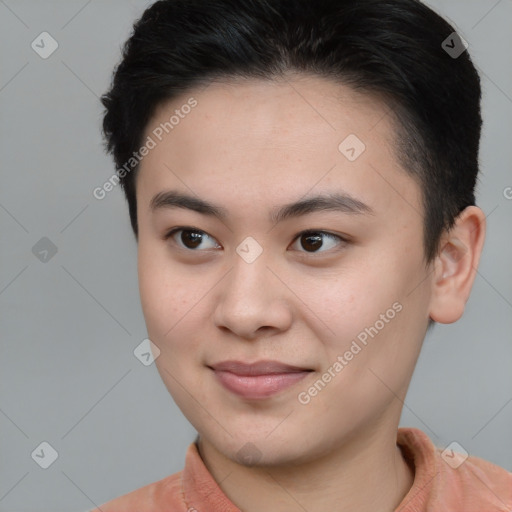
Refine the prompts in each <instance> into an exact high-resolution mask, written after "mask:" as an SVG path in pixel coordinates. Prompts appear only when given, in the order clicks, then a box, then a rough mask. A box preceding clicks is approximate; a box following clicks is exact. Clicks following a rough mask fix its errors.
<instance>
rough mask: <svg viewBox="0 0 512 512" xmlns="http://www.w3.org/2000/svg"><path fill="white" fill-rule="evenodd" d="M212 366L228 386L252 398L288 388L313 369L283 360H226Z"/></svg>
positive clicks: (217, 375)
mask: <svg viewBox="0 0 512 512" xmlns="http://www.w3.org/2000/svg"><path fill="white" fill-rule="evenodd" d="M208 367H209V368H210V369H211V370H212V371H213V372H214V374H215V376H216V378H217V380H218V382H220V384H221V385H222V386H223V387H224V388H225V389H227V390H228V391H230V392H232V393H234V394H236V395H238V396H240V397H242V398H246V399H251V400H262V399H265V398H269V397H271V396H273V395H275V394H277V393H279V392H281V391H284V390H285V389H287V388H289V387H291V386H293V385H294V384H296V383H297V382H299V381H301V380H302V379H304V378H305V377H306V376H307V375H309V373H311V372H312V371H313V370H312V369H309V368H301V367H298V366H292V365H288V364H285V363H281V362H279V361H258V362H256V363H243V362H241V361H224V362H221V363H218V364H214V365H211V366H208Z"/></svg>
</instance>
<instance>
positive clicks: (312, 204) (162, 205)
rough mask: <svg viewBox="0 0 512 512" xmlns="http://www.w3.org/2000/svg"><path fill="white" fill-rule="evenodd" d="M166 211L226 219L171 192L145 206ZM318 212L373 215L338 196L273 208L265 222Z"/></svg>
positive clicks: (218, 208) (222, 213)
mask: <svg viewBox="0 0 512 512" xmlns="http://www.w3.org/2000/svg"><path fill="white" fill-rule="evenodd" d="M170 208H184V209H187V210H192V211H195V212H197V213H201V214H203V215H208V216H212V217H216V218H218V219H220V220H223V221H224V220H226V219H227V218H228V216H229V215H228V210H226V209H225V208H223V207H221V206H217V205H214V204H212V203H210V202H208V201H206V200H204V199H200V198H199V197H194V196H190V195H188V194H185V193H183V192H178V191H175V190H166V191H163V192H159V193H157V194H156V195H155V196H153V198H152V199H151V201H150V203H149V209H150V211H151V212H156V211H158V210H163V209H170ZM321 211H338V212H342V213H347V214H367V215H375V211H374V210H373V208H371V207H370V206H369V205H367V204H365V203H363V202H362V201H360V200H358V199H356V198H354V197H352V196H351V195H350V194H347V193H340V192H338V193H330V194H321V195H316V196H312V197H308V198H305V199H301V200H299V201H296V202H293V203H288V204H285V205H282V206H280V207H277V208H274V209H273V210H272V212H271V214H270V216H269V220H270V221H271V222H273V223H278V222H282V221H283V220H285V219H289V218H291V217H300V216H302V215H307V214H309V213H313V212H321Z"/></svg>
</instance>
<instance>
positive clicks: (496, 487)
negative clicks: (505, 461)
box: [438, 449, 512, 512]
mask: <svg viewBox="0 0 512 512" xmlns="http://www.w3.org/2000/svg"><path fill="white" fill-rule="evenodd" d="M438 453H439V457H440V458H441V459H443V462H444V460H445V459H446V457H447V455H449V454H446V453H445V454H444V456H443V452H441V450H440V449H439V450H438ZM456 455H457V456H458V457H459V462H460V466H458V467H449V468H448V469H446V471H447V472H450V473H451V475H450V476H451V479H452V480H455V481H457V482H458V485H459V488H460V491H461V492H463V493H464V495H465V496H468V498H470V497H472V498H473V499H474V500H475V501H477V502H479V500H480V503H481V506H483V505H487V506H494V507H495V508H491V509H490V510H499V511H501V510H503V511H506V512H509V511H510V510H512V473H511V472H510V471H507V470H506V469H505V468H502V467H500V466H497V465H496V464H493V463H492V462H489V461H487V460H484V459H482V458H480V457H475V456H469V457H467V458H466V457H465V455H461V454H456Z"/></svg>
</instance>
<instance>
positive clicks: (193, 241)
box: [165, 228, 220, 250]
mask: <svg viewBox="0 0 512 512" xmlns="http://www.w3.org/2000/svg"><path fill="white" fill-rule="evenodd" d="M168 238H172V239H173V241H174V242H176V243H177V244H178V246H179V247H181V248H183V249H189V250H195V249H197V248H198V247H199V248H200V249H217V248H219V247H220V245H219V244H217V243H216V242H215V240H214V238H212V237H211V236H210V235H208V233H205V232H204V231H201V230H199V229H192V228H175V229H173V230H171V231H170V232H169V233H167V235H166V236H165V239H166V240H167V239H168ZM208 241H210V242H208ZM201 244H203V246H202V247H201Z"/></svg>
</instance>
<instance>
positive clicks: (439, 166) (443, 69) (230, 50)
mask: <svg viewBox="0 0 512 512" xmlns="http://www.w3.org/2000/svg"><path fill="white" fill-rule="evenodd" d="M454 33H455V34H454ZM450 37H451V39H450ZM457 37H458V35H457V34H456V31H455V29H454V28H453V27H452V26H451V25H450V24H449V23H448V22H447V21H446V20H444V19H443V18H442V17H441V16H439V15H438V14H436V13H435V12H434V11H433V10H432V9H430V8H429V7H427V6H426V5H424V4H423V3H421V2H420V1H417V0H160V1H157V2H155V3H154V4H152V5H151V6H150V7H149V8H147V9H146V10H145V12H144V13H143V14H142V16H141V18H140V19H139V20H137V21H136V22H135V24H134V26H133V31H132V33H131V34H130V37H129V39H128V40H127V41H126V43H125V44H124V47H123V51H122V58H121V61H120V62H119V64H118V65H117V67H116V69H115V70H114V73H113V77H112V83H111V86H110V89H109V90H108V92H106V93H105V94H104V95H103V96H102V98H101V101H102V103H103V106H104V107H105V113H104V117H103V135H104V138H105V149H106V151H107V152H109V153H111V154H112V155H113V157H114V160H115V164H116V166H117V168H118V169H119V168H121V167H122V166H123V165H126V162H127V161H128V160H129V159H130V158H131V157H132V154H133V152H134V151H136V150H137V149H139V148H140V146H141V145H142V138H143V135H144V132H145V129H146V126H147V124H148V122H149V120H150V119H151V117H152V116H153V114H154V113H155V110H156V108H157V107H158V106H160V105H161V104H162V103H164V102H165V101H168V100H171V99H173V98H174V97H176V96H177V95H179V94H182V93H185V92H187V91H191V90H192V89H193V88H195V87H200V86H202V85H206V84H208V83H211V81H213V80H219V81H222V80H223V79H224V80H226V81H228V80H229V79H236V78H249V79H252V78H254V79H264V80H272V79H278V78H282V77H286V75H287V74H288V73H296V72H298V73H304V74H306V75H315V76H319V77H324V78H327V79H330V80H332V81H334V82H335V83H339V84H342V85H346V86H349V87H351V88H352V89H354V90H356V91H359V92H362V93H369V94H374V95H376V96H377V97H379V98H380V99H381V100H382V101H383V104H384V106H385V107H389V111H390V112H391V113H392V115H393V119H394V120H395V123H394V127H395V134H396V140H395V141H394V142H395V144H394V146H395V149H396V152H395V153H396V156H397V159H398V161H399V162H400V164H401V166H402V167H403V168H404V169H405V171H406V172H407V173H409V174H410V175H411V176H412V177H413V178H414V179H415V180H416V181H417V183H418V184H419V186H420V187H421V190H422V198H423V208H424V254H425V261H426V262H427V263H428V262H430V261H432V260H433V259H434V257H435V256H436V255H437V253H438V251H439V241H440V236H441V234H442V232H443V230H445V229H450V228H451V227H452V226H453V224H454V222H455V219H456V217H457V216H458V214H459V213H460V212H461V211H462V210H463V209H464V208H465V207H467V206H469V205H474V204H475V195H474V189H475V184H476V180H477V175H478V168H479V164H478V151H479V143H480V132H481V125H482V119H481V113H480V100H481V87H480V78H479V75H478V73H477V71H476V69H475V67H474V65H473V63H472V62H471V59H470V56H469V55H468V52H467V51H462V53H461V54H460V55H458V56H455V55H453V53H451V54H450V52H448V51H446V47H443V42H444V41H446V40H448V41H449V43H448V47H450V48H451V47H454V46H455V44H459V45H460V44H462V42H463V40H461V39H460V38H459V39H457ZM340 142H341V140H340ZM138 167H139V165H138V164H137V165H136V166H135V167H134V169H133V172H128V173H126V172H125V173H123V174H124V176H123V177H122V179H120V183H121V185H122V187H123V190H124V193H125V195H126V199H127V201H128V205H129V213H130V220H131V225H132V228H133V231H134V233H135V236H136V238H138V225H137V201H136V195H135V175H136V172H137V169H138Z"/></svg>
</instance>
